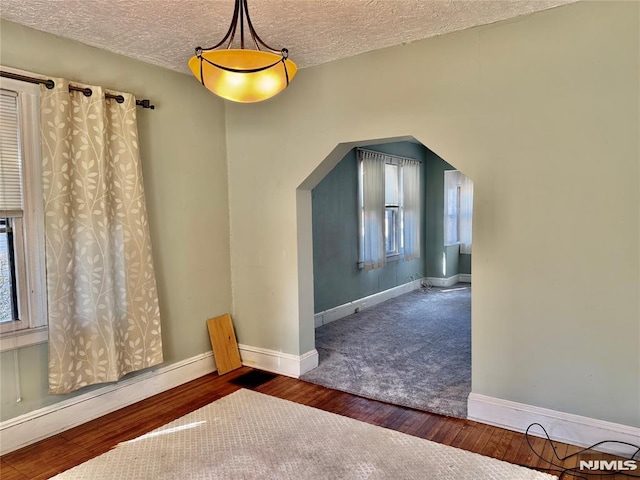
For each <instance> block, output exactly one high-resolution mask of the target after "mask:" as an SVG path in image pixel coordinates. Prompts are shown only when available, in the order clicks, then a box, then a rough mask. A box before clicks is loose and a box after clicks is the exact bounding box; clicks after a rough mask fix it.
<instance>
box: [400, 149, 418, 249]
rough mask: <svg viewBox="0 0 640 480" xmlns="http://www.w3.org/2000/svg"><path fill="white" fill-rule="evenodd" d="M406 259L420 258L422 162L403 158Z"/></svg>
mask: <svg viewBox="0 0 640 480" xmlns="http://www.w3.org/2000/svg"><path fill="white" fill-rule="evenodd" d="M401 165H402V188H403V193H404V195H403V209H402V210H403V224H404V259H405V260H414V259H416V258H420V164H419V163H418V162H416V161H415V160H410V159H403V160H402V161H401Z"/></svg>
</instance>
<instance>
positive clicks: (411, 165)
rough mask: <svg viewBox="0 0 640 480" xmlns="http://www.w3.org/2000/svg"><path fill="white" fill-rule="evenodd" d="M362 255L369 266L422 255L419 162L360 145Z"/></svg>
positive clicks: (362, 263)
mask: <svg viewBox="0 0 640 480" xmlns="http://www.w3.org/2000/svg"><path fill="white" fill-rule="evenodd" d="M358 168H359V170H358V172H359V175H358V183H359V197H358V199H359V208H360V215H359V217H358V219H359V232H360V237H359V258H358V267H359V268H364V269H365V270H370V269H374V268H380V267H382V266H384V265H385V264H386V262H387V260H392V259H393V260H397V259H400V258H403V259H405V260H413V259H416V258H419V257H420V212H421V206H420V164H419V163H418V162H417V161H415V160H413V159H408V158H400V157H393V156H390V155H385V154H382V153H378V152H372V151H368V150H363V149H358Z"/></svg>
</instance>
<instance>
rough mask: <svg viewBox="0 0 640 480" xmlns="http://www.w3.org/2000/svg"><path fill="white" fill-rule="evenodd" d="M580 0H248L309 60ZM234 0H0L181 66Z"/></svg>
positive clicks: (100, 41)
mask: <svg viewBox="0 0 640 480" xmlns="http://www.w3.org/2000/svg"><path fill="white" fill-rule="evenodd" d="M574 1H576V0H250V1H249V12H250V13H251V18H252V21H253V24H254V26H255V28H256V30H257V32H258V34H259V35H260V36H261V37H262V38H263V39H264V40H265V41H266V42H267V43H268V44H270V45H271V46H273V47H274V48H281V47H287V48H288V49H289V52H290V57H291V59H292V60H293V61H295V62H296V63H297V64H298V66H299V67H301V68H304V67H308V66H312V65H317V64H320V63H325V62H329V61H331V60H336V59H340V58H345V57H350V56H352V55H356V54H359V53H363V52H368V51H371V50H377V49H379V48H384V47H389V46H392V45H398V44H402V43H406V42H411V41H414V40H420V39H423V38H427V37H432V36H434V35H440V34H443V33H447V32H452V31H456V30H462V29H465V28H469V27H473V26H476V25H485V24H489V23H493V22H497V21H500V20H505V19H508V18H513V17H516V16H519V15H526V14H529V13H533V12H537V11H540V10H546V9H548V8H552V7H555V6H558V5H563V4H566V3H572V2H574ZM232 13H233V0H1V1H0V14H1V16H2V18H5V19H7V20H10V21H12V22H16V23H20V24H23V25H26V26H29V27H32V28H35V29H38V30H43V31H45V32H49V33H53V34H55V35H60V36H62V37H67V38H71V39H73V40H77V41H79V42H82V43H86V44H88V45H93V46H96V47H100V48H104V49H106V50H110V51H112V52H116V53H120V54H123V55H126V56H129V57H133V58H136V59H139V60H143V61H146V62H149V63H153V64H156V65H160V66H163V67H167V68H170V69H172V70H177V71H181V72H188V68H187V61H188V60H189V58H190V57H191V56H193V51H194V48H195V47H196V46H198V45H201V46H203V47H207V46H211V44H213V43H217V42H218V41H219V40H220V39H221V38H222V36H223V35H224V34H225V33H226V30H227V28H228V27H229V22H230V20H231V16H232Z"/></svg>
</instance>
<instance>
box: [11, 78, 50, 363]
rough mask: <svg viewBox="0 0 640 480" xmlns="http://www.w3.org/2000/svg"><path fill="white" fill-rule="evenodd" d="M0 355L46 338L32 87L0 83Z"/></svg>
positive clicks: (35, 104) (36, 105) (36, 125)
mask: <svg viewBox="0 0 640 480" xmlns="http://www.w3.org/2000/svg"><path fill="white" fill-rule="evenodd" d="M0 87H1V88H0V139H1V143H0V351H3V350H8V349H12V348H17V347H21V346H24V345H29V344H32V343H40V342H42V341H45V340H46V336H47V335H46V333H47V332H46V314H45V312H46V304H45V279H44V275H45V273H44V229H43V220H44V218H43V214H42V194H41V180H40V170H41V168H40V139H39V118H40V115H39V95H40V90H39V87H38V86H37V85H32V84H28V83H24V82H18V81H14V80H9V79H4V78H3V79H2V81H1V83H0Z"/></svg>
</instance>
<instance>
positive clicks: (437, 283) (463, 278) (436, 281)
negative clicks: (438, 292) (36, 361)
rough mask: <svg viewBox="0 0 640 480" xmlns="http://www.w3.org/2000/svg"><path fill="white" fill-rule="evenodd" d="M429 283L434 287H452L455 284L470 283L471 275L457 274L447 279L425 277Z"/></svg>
mask: <svg viewBox="0 0 640 480" xmlns="http://www.w3.org/2000/svg"><path fill="white" fill-rule="evenodd" d="M427 280H429V283H430V284H431V285H432V286H434V287H452V286H454V285H455V284H456V283H459V282H461V283H471V275H470V274H468V273H458V274H456V275H452V276H451V277H447V278H439V277H427Z"/></svg>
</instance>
